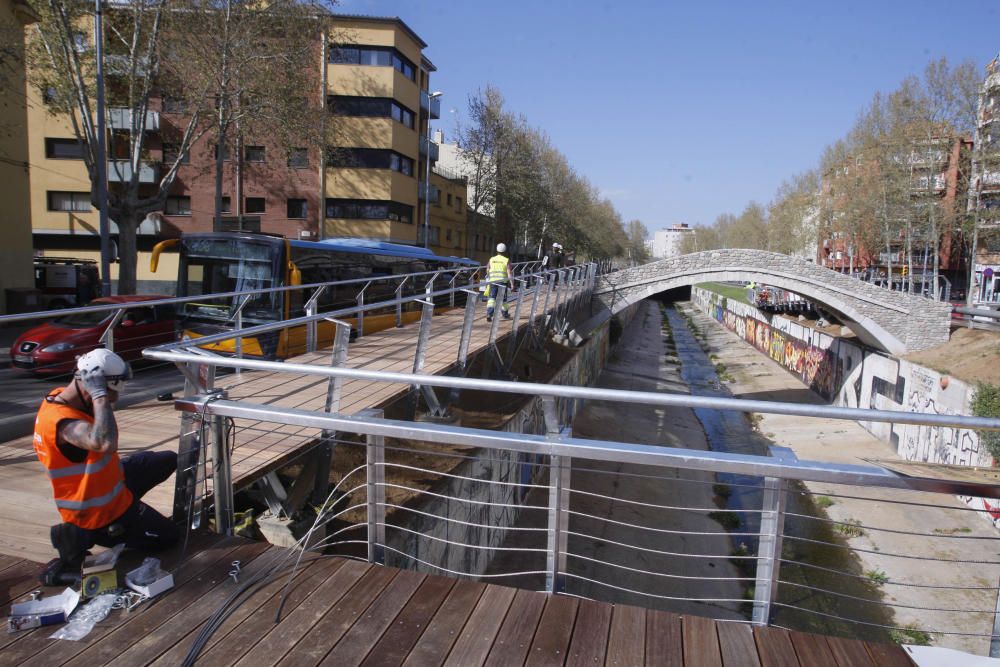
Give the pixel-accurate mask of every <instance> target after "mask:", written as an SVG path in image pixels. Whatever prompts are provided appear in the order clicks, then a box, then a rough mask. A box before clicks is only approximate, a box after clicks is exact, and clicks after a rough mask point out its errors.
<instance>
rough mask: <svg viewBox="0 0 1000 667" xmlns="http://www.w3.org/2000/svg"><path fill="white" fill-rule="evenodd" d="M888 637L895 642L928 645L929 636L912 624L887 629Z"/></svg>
mask: <svg viewBox="0 0 1000 667" xmlns="http://www.w3.org/2000/svg"><path fill="white" fill-rule="evenodd" d="M889 638H890V639H892V641H894V642H896V643H897V644H916V645H917V646H930V644H931V636H930V634H928V633H926V632H924V631H923V630H921V629H919V628H918V627H916V626H915V625H913V624H910V625H907V626H906V627H902V628H893V629H892V630H890V631H889Z"/></svg>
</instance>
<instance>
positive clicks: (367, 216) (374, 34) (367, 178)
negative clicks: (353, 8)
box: [322, 16, 440, 249]
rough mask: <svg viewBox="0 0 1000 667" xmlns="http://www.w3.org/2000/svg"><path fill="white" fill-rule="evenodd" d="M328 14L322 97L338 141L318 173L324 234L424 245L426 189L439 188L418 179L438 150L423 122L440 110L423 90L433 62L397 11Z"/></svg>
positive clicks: (433, 195)
mask: <svg viewBox="0 0 1000 667" xmlns="http://www.w3.org/2000/svg"><path fill="white" fill-rule="evenodd" d="M334 21H335V29H334V31H333V34H332V36H333V38H334V40H335V41H336V43H337V46H336V47H335V48H331V49H330V52H329V56H328V58H327V60H328V64H327V69H326V92H327V98H326V104H327V106H328V108H329V110H330V113H331V114H332V116H333V120H332V134H333V141H334V143H335V144H336V145H335V146H334V147H333V150H332V151H331V156H330V158H329V160H328V163H327V168H326V170H325V174H324V178H323V181H324V183H323V194H324V198H325V200H326V206H325V211H324V213H325V216H324V221H323V229H322V236H323V237H326V238H329V237H337V236H352V237H366V238H377V239H381V240H387V241H392V242H395V243H405V244H410V245H416V244H421V245H422V244H423V234H422V229H423V222H424V221H423V216H424V211H425V208H426V207H425V205H424V201H423V198H424V197H423V195H424V191H425V190H429V193H430V197H431V201H432V202H433V201H434V200H435V199H436V198H437V197H438V194H439V193H438V191H437V190H436V188H435V187H434V180H433V179H432V181H431V184H432V186H431V187H430V188H429V189H428V188H425V187H423V185H422V184H423V182H424V179H425V178H426V176H427V172H428V164H427V162H426V160H427V154H428V153H429V154H430V159H431V162H432V163H433V161H434V159H435V156H436V149H437V145H436V144H433V143H432V142H429V141H428V140H427V132H428V127H429V123H430V121H431V120H433V119H436V118H439V117H440V112H439V110H438V109H439V106H440V104H439V102H438V100H437V99H434V98H432V97H431V96H430V95H429V94H428V93H429V90H428V85H429V81H430V76H431V73H432V72H434V71H436V68H435V67H434V65H433V63H431V62H430V61H429V60H428V59H427V58H426V57H424V56H423V53H422V52H423V49H425V48H426V47H427V44H426V43H425V42H424V41H423V40H422V39H420V37H419V36H417V35H416V33H414V32H413V31H412V30H411V29H410V28H409V27H407V26H406V24H405V23H403V22H402V21H401V20H399V19H397V18H373V17H345V16H337V17H335V19H334ZM431 208H432V209H435V207H434V206H433V205H432V206H431ZM435 210H436V209H435ZM432 215H433V211H432ZM432 249H436V248H432Z"/></svg>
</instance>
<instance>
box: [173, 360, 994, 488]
mask: <svg viewBox="0 0 1000 667" xmlns="http://www.w3.org/2000/svg"><path fill="white" fill-rule="evenodd" d="M201 359H202V362H204V358H201ZM421 377H434V376H421ZM414 381H415V380H414V378H413V377H412V376H411V378H410V382H414ZM420 382H421V383H423V382H424V380H422V379H421V380H420ZM506 384H522V383H513V382H512V383H506ZM538 386H545V385H538ZM593 391H595V392H600V393H601V396H602V398H603V400H605V401H608V400H614V398H615V397H614V396H609V395H608V394H609V393H611V392H610V390H603V389H602V390H593ZM614 393H617V392H614ZM635 393H642V392H635ZM746 402H747V403H750V402H752V401H746ZM174 406H175V407H176V409H177V410H179V411H181V412H188V413H195V414H198V415H201V416H203V417H204V416H206V415H207V416H219V417H231V418H234V419H248V420H252V421H260V422H273V423H280V424H287V425H291V426H303V427H307V428H315V429H318V430H325V431H330V432H336V431H340V432H344V433H356V434H359V435H371V436H379V437H387V438H399V439H402V440H415V441H421V442H430V443H434V444H443V445H460V446H462V447H475V448H482V449H503V450H510V451H514V452H518V453H523V454H545V455H548V456H570V457H575V458H584V459H588V460H595V461H608V462H614V463H629V464H636V465H653V466H661V467H666V468H682V469H685V470H700V471H705V472H713V473H730V474H737V475H749V476H754V477H776V478H780V479H796V480H802V481H806V482H826V483H830V484H845V485H851V486H872V487H880V488H890V489H911V490H915V491H927V492H931V493H946V494H950V495H967V496H980V497H985V498H1000V486H998V485H996V484H992V483H987V482H982V483H978V482H953V481H948V480H941V479H931V478H921V477H905V476H903V475H899V474H897V473H894V472H891V471H889V470H886V469H884V468H878V467H875V466H869V465H855V464H845V463H824V462H821V461H802V460H788V459H785V458H779V457H770V456H758V455H753V454H731V453H726V452H713V451H700V450H692V449H683V448H679V447H662V446H658V445H642V444H635V443H628V442H615V441H605V440H585V439H583V438H573V437H567V436H555V437H553V436H549V435H533V434H528V433H511V432H507V431H490V430H485V429H476V428H468V427H462V426H451V425H447V424H433V423H429V422H409V421H397V420H391V419H381V418H373V417H371V416H366V415H360V416H358V415H355V416H346V415H336V414H326V413H322V412H312V411H309V410H300V409H297V408H285V407H278V406H274V405H260V404H254V403H246V402H243V401H232V400H226V399H218V398H216V397H215V396H211V395H209V396H204V395H202V396H196V397H190V398H181V399H177V400H176V401H174ZM700 407H708V406H700ZM992 421H994V422H996V423H995V427H996V428H1000V420H992Z"/></svg>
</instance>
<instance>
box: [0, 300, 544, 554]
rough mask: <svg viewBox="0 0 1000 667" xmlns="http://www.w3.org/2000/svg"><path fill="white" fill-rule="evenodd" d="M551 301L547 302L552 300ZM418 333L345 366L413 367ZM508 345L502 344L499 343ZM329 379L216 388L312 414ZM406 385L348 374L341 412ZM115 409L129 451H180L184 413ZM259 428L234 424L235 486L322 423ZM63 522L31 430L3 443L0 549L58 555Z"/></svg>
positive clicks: (437, 332) (268, 378) (434, 340)
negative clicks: (56, 530) (52, 531)
mask: <svg viewBox="0 0 1000 667" xmlns="http://www.w3.org/2000/svg"><path fill="white" fill-rule="evenodd" d="M531 298H532V295H531V294H530V293H529V295H528V296H527V297H526V298H525V300H524V304H523V305H522V311H521V312H522V315H521V321H520V325H519V326H520V327H524V326H525V325H526V324H527V321H528V313H530V308H531ZM552 303H553V302H551V301H550V305H552ZM539 311H541V305H539ZM511 312H512V313H513V307H512V308H511ZM485 313H486V305H485V304H484V303H480V304H478V306H477V309H476V321H475V324H474V326H473V332H472V339H471V341H470V345H469V355H470V357H471V356H472V355H473V354H475V353H476V352H477V351H479V350H482V349H484V348H485V347H487V345H488V343H489V332H490V328H489V327H490V325H489V324H487V322H486V314H485ZM464 317H465V311H464V309H461V308H458V309H454V310H451V311H449V312H446V313H443V314H440V315H436V316H435V317H434V319H433V320H432V328H431V336H430V344H429V347H428V350H427V351H426V356H425V361H424V369H423V372H424V373H427V374H440V373H443V372H445V371H446V370H448V369H449V368H450V367H451V366H452V365H453V364H454V363H455V362H456V359H457V354H458V347H459V340H460V339H461V333H462V322H463V319H464ZM510 330H511V322H510V321H508V320H501V321H500V327H499V330H498V335H497V337H498V340H499V339H500V338H501V337H502V336H503V335H504V334H505V333H508V332H509V331H510ZM418 331H419V323H415V324H410V325H408V326H405V327H401V328H398V329H396V328H392V329H387V330H384V331H381V332H378V333H375V334H370V335H366V336H363V337H362V338H361V339H359V340H357V341H354V342H352V343H351V344H350V346H349V347H348V358H347V364H346V365H347V366H349V367H351V368H363V369H366V370H386V371H393V372H402V373H409V372H412V370H413V360H414V354H415V351H416V346H417V332H418ZM501 350H503V351H505V348H504V347H502V346H501ZM289 361H291V362H296V363H310V364H319V365H324V366H328V365H329V364H330V352H329V350H327V351H326V352H325V353H323V352H316V353H308V354H304V355H301V356H298V357H294V358H292V359H290V360H289ZM327 384H328V382H327V380H326V379H325V378H319V377H316V376H294V375H290V374H287V373H267V372H249V371H244V372H243V373H242V375H240V376H236V375H227V376H223V377H221V378H219V379H218V380H217V382H216V386H218V387H224V388H226V389H227V390H228V391H229V396H230V397H231V398H233V399H242V400H249V401H252V402H255V403H265V404H271V405H275V406H282V407H296V408H302V409H310V410H322V409H323V408H324V405H325V401H326V391H327ZM408 390H409V388H408V387H407V386H403V385H398V384H384V383H377V382H369V381H362V380H348V381H345V382H344V384H343V389H342V399H341V412H342V413H344V414H354V413H357V412H359V411H361V410H363V409H367V408H375V407H380V406H384V405H386V404H388V403H389V402H391V401H392V400H393V399H395V398H398V397H399V396H402V395H404V394H405V393H406V392H407V391H408ZM116 414H117V417H118V424H119V431H120V441H119V448H120V451H121V453H122V454H123V455H127V454H129V453H131V452H137V451H146V450H161V449H171V450H174V451H176V449H177V439H178V435H179V431H180V418H179V413H178V412H177V411H176V410H174V406H173V403H172V402H169V401H167V402H158V401H146V402H144V403H140V404H137V405H133V406H131V407H128V408H123V409H120V410H117V411H116ZM255 426H256V423H255V422H250V421H246V420H238V423H237V427H238V429H239V431H240V437H239V438H238V439H237V443H236V447H235V449H234V451H233V457H232V463H233V481H234V484H235V485H236V486H237V487H241V486H245V485H247V484H249V483H250V482H252V481H253V480H254V479H257V478H259V477H260V476H262V475H264V474H265V473H267V472H269V471H271V470H274V469H276V468H278V467H280V466H281V465H282V464H283V463H285V462H287V461H289V460H292V459H294V458H295V457H296V456H298V455H299V454H301V453H302V452H303V451H304V450H305V449H307V448H308V446H309V445H310V444H311V443H312V442H313V440H314V438H315V436H316V435H317V433H318V432H317V430H316V429H306V428H301V427H294V426H286V427H282V428H279V429H276V428H274V426H273V425H268V426H267V428H261V429H257V428H255ZM173 488H174V485H173V480H172V479H171V480H169V481H167V482H165V483H163V484H161V485H160V486H159V487H157V488H156V489H153V491H151V492H150V493H149V494H148V495H147V496H146V497H145V499H144V500H145V501H146V502H147V503H148V504H150V505H151V506H153V507H155V508H156V509H158V510H159V511H161V512H163V513H164V514H166V515H168V516H169V515H170V513H171V512H172V508H173ZM58 522H59V515H58V513H57V512H56V509H55V505H54V504H53V502H52V495H51V489H50V487H49V482H48V480H47V478H46V477H45V475H44V472H43V469H42V466H41V464H39V463H38V459H37V458H36V457H35V454H34V451H33V449H32V445H31V436H25V437H23V438H19V439H16V440H12V441H10V442H6V443H2V444H0V554H7V555H12V556H17V557H21V558H27V559H29V560H35V561H46V560H48V559H49V558H52V557H54V555H55V554H54V550H53V549H52V546H51V544H50V542H49V537H48V535H49V527H50V526H52V525H53V524H56V523H58Z"/></svg>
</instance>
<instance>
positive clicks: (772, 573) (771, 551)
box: [751, 477, 785, 625]
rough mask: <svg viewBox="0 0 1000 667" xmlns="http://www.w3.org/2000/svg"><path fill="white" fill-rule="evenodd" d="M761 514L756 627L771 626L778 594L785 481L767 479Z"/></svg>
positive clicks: (756, 587)
mask: <svg viewBox="0 0 1000 667" xmlns="http://www.w3.org/2000/svg"><path fill="white" fill-rule="evenodd" d="M762 496H763V497H762V503H761V515H760V541H759V543H758V545H757V580H756V583H755V585H754V596H753V616H752V618H751V621H752V622H753V623H754V624H755V625H767V624H768V621H769V620H770V618H771V606H772V604H773V603H774V599H775V595H776V594H777V591H778V573H779V570H780V566H781V543H782V538H783V535H784V530H785V480H783V479H781V478H778V477H765V478H764V492H763V494H762Z"/></svg>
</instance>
